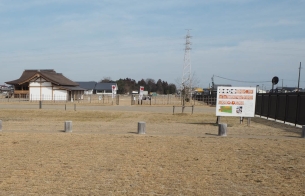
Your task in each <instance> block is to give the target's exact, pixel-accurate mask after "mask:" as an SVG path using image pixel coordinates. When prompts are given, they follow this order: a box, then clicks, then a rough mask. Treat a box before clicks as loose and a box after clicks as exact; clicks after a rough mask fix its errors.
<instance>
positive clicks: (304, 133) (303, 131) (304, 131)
mask: <svg viewBox="0 0 305 196" xmlns="http://www.w3.org/2000/svg"><path fill="white" fill-rule="evenodd" d="M0 131H1V130H0ZM301 137H302V138H305V126H304V125H303V126H302V135H301Z"/></svg>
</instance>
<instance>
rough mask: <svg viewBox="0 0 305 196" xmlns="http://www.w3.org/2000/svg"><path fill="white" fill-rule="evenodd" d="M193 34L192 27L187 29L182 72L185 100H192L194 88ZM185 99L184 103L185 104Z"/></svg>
mask: <svg viewBox="0 0 305 196" xmlns="http://www.w3.org/2000/svg"><path fill="white" fill-rule="evenodd" d="M191 37H192V36H191V35H190V29H187V34H186V36H185V49H184V50H185V52H184V65H183V74H182V91H183V94H184V95H185V96H183V99H184V100H190V97H189V95H190V93H191V90H192V78H191ZM184 100H183V105H184Z"/></svg>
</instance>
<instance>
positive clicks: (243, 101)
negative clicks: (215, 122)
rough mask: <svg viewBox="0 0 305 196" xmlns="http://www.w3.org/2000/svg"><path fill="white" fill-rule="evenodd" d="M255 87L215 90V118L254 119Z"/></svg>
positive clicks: (219, 88) (220, 88) (220, 87)
mask: <svg viewBox="0 0 305 196" xmlns="http://www.w3.org/2000/svg"><path fill="white" fill-rule="evenodd" d="M255 99H256V88H255V87H225V86H224V87H222V86H219V87H218V88H217V101H216V116H240V117H254V113H255Z"/></svg>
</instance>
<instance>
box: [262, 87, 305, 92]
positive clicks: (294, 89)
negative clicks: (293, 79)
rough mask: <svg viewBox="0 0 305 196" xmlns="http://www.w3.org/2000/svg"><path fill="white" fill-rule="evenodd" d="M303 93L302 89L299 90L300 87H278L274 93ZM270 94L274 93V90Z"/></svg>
mask: <svg viewBox="0 0 305 196" xmlns="http://www.w3.org/2000/svg"><path fill="white" fill-rule="evenodd" d="M298 90H299V91H300V92H302V89H301V88H300V89H298V87H277V88H276V89H273V92H275V93H291V92H298ZM268 92H272V89H271V90H270V91H268Z"/></svg>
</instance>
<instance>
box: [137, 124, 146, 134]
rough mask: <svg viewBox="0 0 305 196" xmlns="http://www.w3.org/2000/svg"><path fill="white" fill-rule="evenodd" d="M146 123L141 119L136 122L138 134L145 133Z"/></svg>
mask: <svg viewBox="0 0 305 196" xmlns="http://www.w3.org/2000/svg"><path fill="white" fill-rule="evenodd" d="M145 131H146V123H145V122H143V121H140V122H138V134H145Z"/></svg>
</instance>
